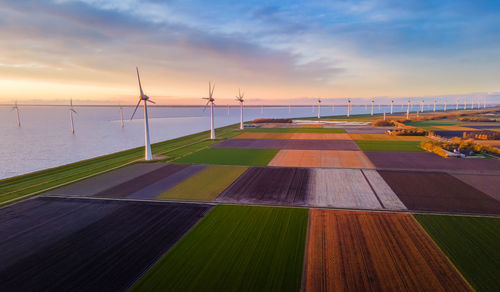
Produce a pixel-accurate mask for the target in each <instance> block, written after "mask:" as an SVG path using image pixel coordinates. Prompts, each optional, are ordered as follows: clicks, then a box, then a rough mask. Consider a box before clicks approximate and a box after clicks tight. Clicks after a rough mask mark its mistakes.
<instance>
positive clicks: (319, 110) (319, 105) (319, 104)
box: [318, 98, 321, 120]
mask: <svg viewBox="0 0 500 292" xmlns="http://www.w3.org/2000/svg"><path fill="white" fill-rule="evenodd" d="M319 119H321V99H319V98H318V120H319Z"/></svg>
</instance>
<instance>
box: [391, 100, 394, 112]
mask: <svg viewBox="0 0 500 292" xmlns="http://www.w3.org/2000/svg"><path fill="white" fill-rule="evenodd" d="M393 108H394V99H393V100H391V115H392V109H393Z"/></svg>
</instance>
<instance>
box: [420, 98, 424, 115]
mask: <svg viewBox="0 0 500 292" xmlns="http://www.w3.org/2000/svg"><path fill="white" fill-rule="evenodd" d="M420 112H421V113H423V112H424V100H423V99H422V103H421V104H420Z"/></svg>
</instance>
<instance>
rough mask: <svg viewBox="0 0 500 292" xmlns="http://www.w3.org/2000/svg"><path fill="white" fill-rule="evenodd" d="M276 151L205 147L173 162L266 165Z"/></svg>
mask: <svg viewBox="0 0 500 292" xmlns="http://www.w3.org/2000/svg"><path fill="white" fill-rule="evenodd" d="M278 151H279V150H276V149H242V148H207V149H204V150H201V151H198V152H196V153H193V154H191V155H188V156H185V157H182V158H181V159H178V160H176V161H175V162H179V163H197V164H224V165H255V166H266V165H267V164H268V163H269V161H271V159H273V157H274V156H275V155H276V153H278Z"/></svg>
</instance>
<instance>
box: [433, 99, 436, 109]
mask: <svg viewBox="0 0 500 292" xmlns="http://www.w3.org/2000/svg"><path fill="white" fill-rule="evenodd" d="M435 111H436V100H435V99H434V110H433V112H435Z"/></svg>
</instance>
